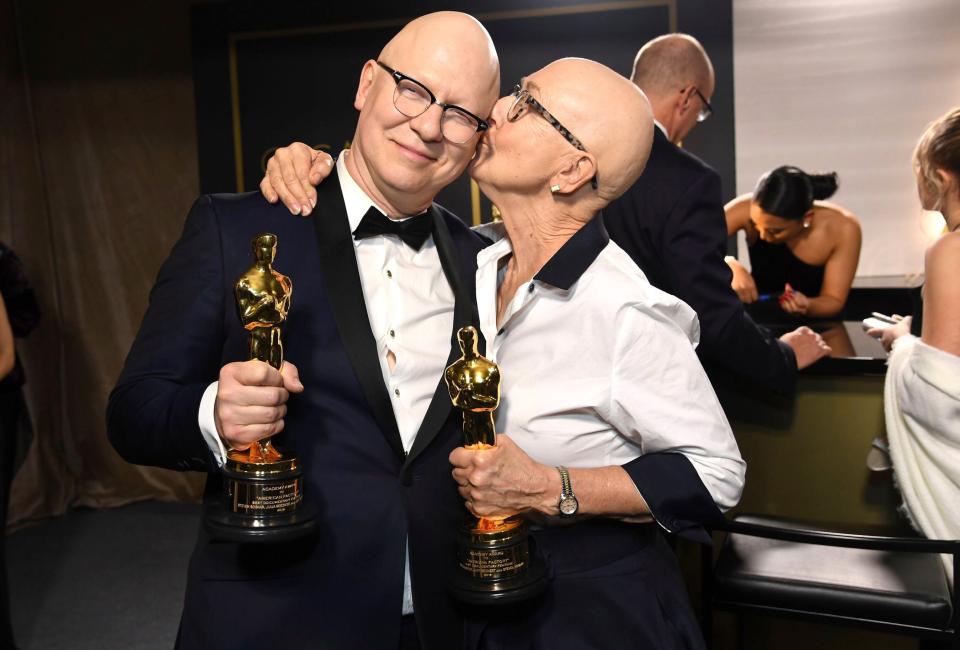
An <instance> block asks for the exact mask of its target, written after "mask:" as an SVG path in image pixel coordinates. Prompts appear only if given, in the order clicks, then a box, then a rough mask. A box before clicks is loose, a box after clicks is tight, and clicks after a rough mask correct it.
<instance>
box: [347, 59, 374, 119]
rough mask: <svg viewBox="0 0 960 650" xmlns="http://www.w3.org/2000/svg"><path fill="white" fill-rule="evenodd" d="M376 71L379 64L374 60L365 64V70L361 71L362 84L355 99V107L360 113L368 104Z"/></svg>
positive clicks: (358, 87)
mask: <svg viewBox="0 0 960 650" xmlns="http://www.w3.org/2000/svg"><path fill="white" fill-rule="evenodd" d="M376 70H377V63H376V61H374V60H373V59H370V60H369V61H367V62H366V63H364V64H363V69H362V70H361V71H360V84H359V85H358V86H357V95H356V97H354V99H353V107H354V108H355V109H357V110H358V111H362V110H363V105H364V104H366V103H367V94H368V93H369V92H370V87H371V86H372V85H373V75H374V73H375V72H376Z"/></svg>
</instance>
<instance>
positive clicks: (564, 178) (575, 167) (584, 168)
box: [550, 151, 597, 194]
mask: <svg viewBox="0 0 960 650" xmlns="http://www.w3.org/2000/svg"><path fill="white" fill-rule="evenodd" d="M596 175H597V159H596V158H595V157H594V155H593V154H590V153H587V152H586V151H577V152H576V153H569V154H566V155H565V156H564V157H563V158H562V159H561V164H560V169H559V170H558V171H557V172H556V173H555V174H554V175H553V177H551V178H550V191H551V192H552V193H553V194H573V193H574V192H576V191H577V190H579V189H580V188H581V187H583V186H584V185H586V184H588V183H590V182H591V181H592V180H593V179H594V178H595V177H596ZM553 188H557V189H556V190H555V189H553Z"/></svg>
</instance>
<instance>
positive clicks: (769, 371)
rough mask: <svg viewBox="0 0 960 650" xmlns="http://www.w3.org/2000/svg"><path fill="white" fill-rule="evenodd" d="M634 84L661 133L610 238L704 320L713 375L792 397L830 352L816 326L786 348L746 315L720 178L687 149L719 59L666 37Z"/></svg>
mask: <svg viewBox="0 0 960 650" xmlns="http://www.w3.org/2000/svg"><path fill="white" fill-rule="evenodd" d="M632 80H633V82H634V83H635V84H637V86H639V87H640V89H641V90H643V92H644V93H645V94H646V95H647V98H648V99H649V100H650V104H651V106H652V107H653V117H654V120H655V121H656V126H657V127H658V128H656V129H654V133H653V149H652V150H651V152H650V159H649V161H648V162H647V167H646V169H644V172H643V174H642V175H641V176H640V178H639V180H637V182H636V183H635V184H634V185H633V187H632V188H630V189H629V190H627V192H626V193H625V194H624V195H623V196H622V197H620V198H619V199H618V200H616V201H614V202H613V203H611V204H610V205H609V206H608V207H607V208H606V209H605V210H604V211H603V218H604V223H606V226H607V230H608V231H609V233H610V238H611V239H613V241H615V242H617V244H619V245H620V247H621V248H623V249H624V250H625V251H626V252H627V253H628V254H629V255H630V257H632V258H633V261H634V262H636V263H637V266H639V267H640V268H641V269H643V272H644V273H646V275H647V277H648V278H649V280H650V282H651V284H653V285H654V286H655V287H657V288H658V289H662V290H663V291H666V292H667V293H671V294H673V295H675V296H677V297H678V298H680V299H682V300H683V301H684V302H686V303H687V304H689V305H690V306H691V307H693V309H694V311H696V312H697V316H698V317H699V318H700V346H699V347H698V348H697V353H698V354H699V355H700V359H701V361H702V362H703V364H704V366H706V368H707V370H708V371H716V370H717V369H718V368H719V369H721V370H722V371H724V372H726V373H732V374H733V375H735V376H737V377H739V378H741V379H744V380H746V381H748V382H750V383H751V384H753V385H757V386H762V387H770V388H773V389H774V390H776V391H777V392H780V393H784V394H789V393H791V392H792V391H793V387H794V384H795V382H796V375H797V370H798V369H802V368H805V367H807V366H809V365H810V364H811V363H813V362H814V361H817V360H818V359H820V358H821V357H824V356H826V355H827V354H828V353H829V348H828V347H827V346H826V344H825V343H824V342H823V339H822V338H821V337H820V335H819V334H815V333H814V332H813V331H812V330H810V328H808V327H801V328H799V329H797V330H794V331H793V332H789V333H787V334H784V335H783V336H782V337H781V338H780V339H779V340H778V339H776V338H775V337H774V336H773V335H772V334H771V333H770V332H769V331H767V330H766V329H765V328H763V327H761V326H759V325H757V324H756V323H754V322H753V319H751V318H750V316H749V315H748V314H747V313H746V311H745V310H744V307H743V304H742V303H741V302H740V299H739V298H738V297H737V295H736V294H735V293H734V292H733V289H731V288H730V281H731V272H730V269H729V267H728V266H727V265H726V263H725V262H724V261H723V257H724V255H725V252H726V242H727V229H726V221H725V219H724V215H723V201H722V198H721V190H720V176H719V175H718V174H717V173H716V172H715V171H714V170H713V169H711V168H710V166H708V165H707V164H706V163H704V162H703V161H701V160H700V159H699V158H697V157H696V156H694V155H693V154H691V153H690V152H688V151H684V150H683V149H681V148H680V147H679V146H678V145H679V144H680V143H681V142H682V141H683V139H684V138H685V137H687V135H689V134H690V132H691V131H692V130H693V129H694V127H696V126H697V124H698V123H700V122H702V121H704V120H705V119H706V118H707V117H709V116H710V113H711V112H712V110H713V109H712V107H711V106H710V98H711V97H712V96H713V90H714V83H715V79H714V74H713V64H712V63H711V62H710V57H708V56H707V53H706V52H705V51H704V49H703V47H702V46H701V45H700V43H699V42H697V40H696V39H694V38H693V37H691V36H688V35H686V34H668V35H666V36H660V37H658V38H655V39H653V40H652V41H650V42H649V43H647V44H646V45H644V46H643V47H642V48H640V51H639V52H638V53H637V57H636V59H635V60H634V65H633V75H632Z"/></svg>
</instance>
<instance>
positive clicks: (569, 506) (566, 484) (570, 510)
mask: <svg viewBox="0 0 960 650" xmlns="http://www.w3.org/2000/svg"><path fill="white" fill-rule="evenodd" d="M557 471H558V472H560V485H561V488H560V503H559V504H558V507H559V509H560V516H561V517H572V516H574V515H575V514H577V510H579V509H580V502H579V501H577V495H576V494H574V493H573V485H571V484H570V472H568V471H567V468H566V467H558V468H557Z"/></svg>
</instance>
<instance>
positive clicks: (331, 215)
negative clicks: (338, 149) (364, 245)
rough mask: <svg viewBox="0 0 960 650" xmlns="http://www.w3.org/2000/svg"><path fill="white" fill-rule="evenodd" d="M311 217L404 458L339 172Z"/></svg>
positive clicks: (349, 347) (355, 361)
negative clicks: (373, 329) (364, 291)
mask: <svg viewBox="0 0 960 650" xmlns="http://www.w3.org/2000/svg"><path fill="white" fill-rule="evenodd" d="M311 218H312V219H313V223H314V225H315V228H316V233H317V241H318V243H319V249H320V265H321V267H322V268H323V276H324V281H325V284H326V287H327V294H328V295H329V297H330V305H331V306H332V308H333V316H334V320H336V322H337V331H338V332H339V334H340V340H342V341H343V346H344V348H346V351H347V357H348V358H349V359H350V363H351V364H352V365H353V370H354V372H355V373H356V375H357V379H359V380H360V385H361V387H362V388H363V393H364V395H365V396H366V398H367V402H368V403H369V405H370V411H371V413H372V414H373V418H374V420H376V422H377V424H378V425H380V430H381V431H383V434H384V436H386V438H387V442H388V443H390V446H391V447H392V448H393V450H394V451H395V452H396V453H397V455H398V456H399V457H400V458H403V455H404V454H403V443H402V441H401V439H400V431H399V430H398V429H397V420H396V417H395V416H394V413H393V406H392V405H391V404H390V394H389V393H388V392H387V387H386V386H385V385H384V383H383V371H382V370H381V369H380V361H379V359H377V342H376V340H375V339H374V338H373V332H372V331H371V329H370V320H369V318H368V317H367V306H366V304H365V303H364V302H363V286H362V285H361V284H360V272H359V271H358V270H357V257H356V253H355V252H354V245H353V239H352V236H351V233H350V223H349V221H348V220H347V211H346V207H344V204H343V196H342V195H341V193H340V182H339V181H338V180H337V173H336V170H334V171H333V173H331V174H330V176H328V177H327V178H326V180H324V182H323V183H321V184H320V186H319V187H318V188H317V207H316V209H315V210H314V212H313V216H312V217H311ZM294 281H296V278H294Z"/></svg>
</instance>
